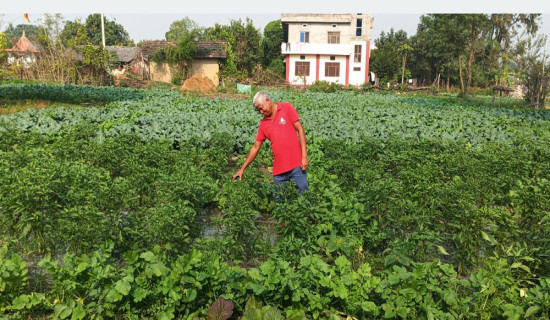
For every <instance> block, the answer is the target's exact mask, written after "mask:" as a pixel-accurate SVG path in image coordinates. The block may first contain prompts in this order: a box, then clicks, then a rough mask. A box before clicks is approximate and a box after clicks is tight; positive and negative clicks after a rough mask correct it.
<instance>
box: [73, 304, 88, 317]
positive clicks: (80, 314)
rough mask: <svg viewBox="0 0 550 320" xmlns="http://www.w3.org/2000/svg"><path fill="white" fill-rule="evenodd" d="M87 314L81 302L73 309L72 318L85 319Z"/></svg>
mask: <svg viewBox="0 0 550 320" xmlns="http://www.w3.org/2000/svg"><path fill="white" fill-rule="evenodd" d="M85 316H86V311H84V308H83V307H82V305H81V304H79V305H78V306H77V307H76V308H74V309H73V316H72V317H71V319H72V320H80V319H84V317H85Z"/></svg>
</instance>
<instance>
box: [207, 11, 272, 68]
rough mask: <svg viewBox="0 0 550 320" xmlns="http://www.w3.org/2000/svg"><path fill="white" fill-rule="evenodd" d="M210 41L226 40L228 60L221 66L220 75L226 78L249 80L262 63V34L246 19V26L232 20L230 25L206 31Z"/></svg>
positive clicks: (217, 25) (217, 26)
mask: <svg viewBox="0 0 550 320" xmlns="http://www.w3.org/2000/svg"><path fill="white" fill-rule="evenodd" d="M205 37H206V38H207V39H208V40H224V41H227V42H228V45H227V48H226V49H227V59H226V60H225V61H224V62H223V63H222V64H221V68H220V69H221V70H220V75H222V76H225V77H236V78H239V79H244V78H247V77H248V76H249V75H251V74H252V73H253V71H254V68H255V67H256V65H257V64H258V63H259V62H260V55H261V52H260V41H261V37H262V35H261V33H260V31H259V30H258V29H256V28H255V27H254V25H253V24H252V20H250V19H249V18H246V24H243V22H242V21H241V20H240V19H239V20H231V22H230V24H229V25H224V26H222V25H219V24H217V23H216V25H215V26H214V27H211V28H208V29H206V32H205Z"/></svg>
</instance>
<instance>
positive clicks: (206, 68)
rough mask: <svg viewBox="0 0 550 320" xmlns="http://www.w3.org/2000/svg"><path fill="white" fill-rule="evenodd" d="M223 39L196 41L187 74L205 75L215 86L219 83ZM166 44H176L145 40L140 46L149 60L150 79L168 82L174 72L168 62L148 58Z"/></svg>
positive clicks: (225, 54)
mask: <svg viewBox="0 0 550 320" xmlns="http://www.w3.org/2000/svg"><path fill="white" fill-rule="evenodd" d="M226 44H227V43H226V42H225V41H200V42H198V43H197V47H198V48H197V52H196V53H195V57H194V58H193V61H192V62H191V71H190V74H189V76H190V77H192V76H194V75H195V74H199V75H201V76H204V77H207V78H209V79H210V80H212V82H214V84H215V85H216V86H218V84H219V82H220V81H219V75H218V72H219V71H220V65H219V60H220V59H225V58H227V51H226V49H225V45H226ZM166 46H176V44H175V43H174V42H169V41H147V42H145V43H144V44H143V45H142V47H141V53H142V55H143V57H144V59H145V60H146V61H148V62H149V76H150V79H151V80H152V81H162V82H167V83H170V82H171V81H172V75H173V74H174V72H176V70H175V68H174V67H173V66H170V64H168V63H159V62H154V61H151V60H150V56H151V55H152V54H153V53H154V52H155V51H157V50H159V49H161V48H164V47H166Z"/></svg>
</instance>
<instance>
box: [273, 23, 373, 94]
mask: <svg viewBox="0 0 550 320" xmlns="http://www.w3.org/2000/svg"><path fill="white" fill-rule="evenodd" d="M281 23H282V25H283V31H284V39H283V43H282V44H281V53H282V54H283V55H285V56H286V58H285V63H286V81H287V83H289V84H291V85H312V84H313V83H314V82H315V81H318V80H319V81H322V80H324V81H328V82H335V83H340V84H343V85H349V84H351V85H362V84H364V83H365V82H368V81H369V53H370V30H371V29H372V27H373V24H374V19H373V18H372V17H371V16H370V14H364V13H357V14H285V13H284V14H282V15H281Z"/></svg>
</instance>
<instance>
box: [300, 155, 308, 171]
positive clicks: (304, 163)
mask: <svg viewBox="0 0 550 320" xmlns="http://www.w3.org/2000/svg"><path fill="white" fill-rule="evenodd" d="M300 167H301V168H302V171H306V170H307V167H309V163H308V162H307V158H305V159H302V164H301V165H300Z"/></svg>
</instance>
